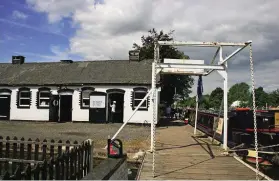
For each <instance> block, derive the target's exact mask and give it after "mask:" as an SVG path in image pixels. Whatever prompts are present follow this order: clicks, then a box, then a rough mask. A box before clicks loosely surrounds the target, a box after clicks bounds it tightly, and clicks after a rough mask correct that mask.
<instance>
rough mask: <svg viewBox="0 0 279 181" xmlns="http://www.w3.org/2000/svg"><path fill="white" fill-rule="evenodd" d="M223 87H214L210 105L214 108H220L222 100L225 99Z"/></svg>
mask: <svg viewBox="0 0 279 181" xmlns="http://www.w3.org/2000/svg"><path fill="white" fill-rule="evenodd" d="M223 94H224V93H223V89H222V88H220V87H217V88H216V89H214V90H213V91H212V92H211V94H210V97H209V102H210V106H211V107H212V108H214V109H217V110H218V109H220V106H221V102H222V99H223Z"/></svg>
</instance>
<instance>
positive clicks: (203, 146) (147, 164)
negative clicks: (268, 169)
mask: <svg viewBox="0 0 279 181" xmlns="http://www.w3.org/2000/svg"><path fill="white" fill-rule="evenodd" d="M192 133H193V127H191V126H190V125H187V126H185V125H180V126H179V125H172V126H168V127H161V128H158V129H157V133H156V136H157V139H156V141H157V142H156V150H157V151H156V157H155V163H156V166H155V178H153V173H152V158H153V157H152V154H151V153H147V155H146V157H145V159H144V165H143V169H142V170H141V174H140V180H153V179H156V180H175V179H180V180H185V179H187V180H188V179H189V180H255V178H256V177H255V172H253V171H252V170H251V169H249V168H248V167H246V166H245V165H243V164H242V163H240V162H238V161H237V160H236V159H234V158H233V157H230V156H223V155H222V151H221V148H220V147H219V146H217V145H212V144H208V143H206V142H204V141H202V140H201V139H197V138H195V137H192Z"/></svg>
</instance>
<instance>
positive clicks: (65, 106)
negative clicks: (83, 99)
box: [59, 95, 73, 122]
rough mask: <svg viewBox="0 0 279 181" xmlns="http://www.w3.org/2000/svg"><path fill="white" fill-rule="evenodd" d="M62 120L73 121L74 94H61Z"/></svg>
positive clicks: (60, 110)
mask: <svg viewBox="0 0 279 181" xmlns="http://www.w3.org/2000/svg"><path fill="white" fill-rule="evenodd" d="M59 108H60V109H59V112H60V122H71V121H72V108H73V96H72V95H60V105H59Z"/></svg>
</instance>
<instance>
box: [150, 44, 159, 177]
mask: <svg viewBox="0 0 279 181" xmlns="http://www.w3.org/2000/svg"><path fill="white" fill-rule="evenodd" d="M158 59H159V52H158V42H157V40H156V39H155V43H154V63H155V66H154V72H153V73H154V74H155V75H153V80H152V81H153V84H154V85H155V90H156V82H157V81H156V80H157V78H156V77H157V63H158ZM155 90H153V130H152V132H153V150H152V156H153V163H152V172H153V178H154V177H155V150H156V149H155V144H156V140H155V139H156V120H157V116H156V115H157V114H156V111H157V109H156V106H157V105H156V104H157V102H156V94H157V91H155Z"/></svg>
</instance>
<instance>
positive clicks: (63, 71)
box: [0, 60, 152, 85]
mask: <svg viewBox="0 0 279 181" xmlns="http://www.w3.org/2000/svg"><path fill="white" fill-rule="evenodd" d="M151 73H152V60H142V61H140V62H137V61H129V60H108V61H77V62H73V63H65V62H37V63H33V62H32V63H28V62H26V63H23V64H12V63H0V85H55V84H60V85H61V84H64V85H75V84H76V85H79V84H151Z"/></svg>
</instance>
